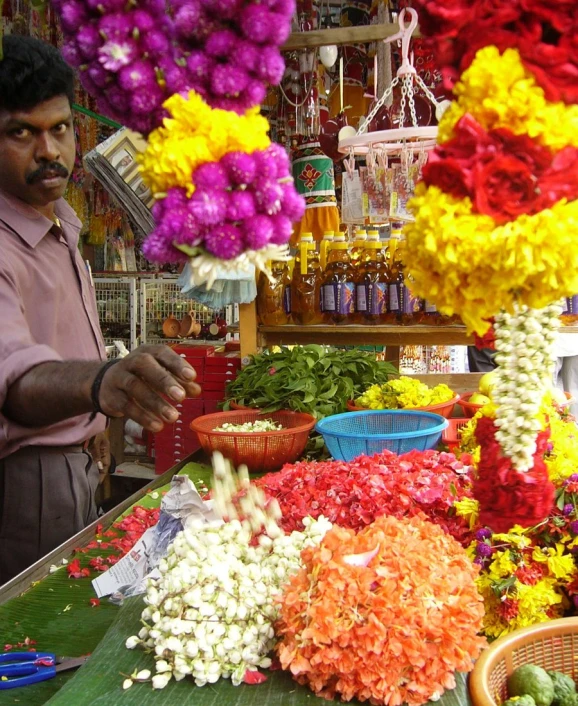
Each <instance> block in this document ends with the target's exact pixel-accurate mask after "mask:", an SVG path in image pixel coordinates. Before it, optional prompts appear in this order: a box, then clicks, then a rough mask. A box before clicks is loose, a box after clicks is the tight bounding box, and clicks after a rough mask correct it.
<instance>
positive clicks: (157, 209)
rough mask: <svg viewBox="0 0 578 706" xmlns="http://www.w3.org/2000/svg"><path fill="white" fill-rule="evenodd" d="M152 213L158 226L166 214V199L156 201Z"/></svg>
mask: <svg viewBox="0 0 578 706" xmlns="http://www.w3.org/2000/svg"><path fill="white" fill-rule="evenodd" d="M151 213H152V214H153V218H154V219H155V223H156V224H157V225H158V224H159V223H160V222H161V220H162V218H163V215H164V213H165V199H155V202H154V203H153V206H152V208H151Z"/></svg>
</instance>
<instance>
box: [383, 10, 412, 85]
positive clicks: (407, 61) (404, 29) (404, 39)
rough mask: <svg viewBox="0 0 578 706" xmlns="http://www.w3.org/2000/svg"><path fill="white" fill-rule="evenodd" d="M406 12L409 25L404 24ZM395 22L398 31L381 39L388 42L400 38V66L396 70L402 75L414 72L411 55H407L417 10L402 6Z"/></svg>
mask: <svg viewBox="0 0 578 706" xmlns="http://www.w3.org/2000/svg"><path fill="white" fill-rule="evenodd" d="M406 13H407V14H408V15H409V16H410V17H411V20H410V22H409V26H406V24H405V22H406V20H405V16H406ZM397 23H398V24H399V32H397V33H396V34H394V35H393V36H392V37H387V39H384V40H383V41H384V42H385V43H386V44H388V43H389V42H395V41H396V40H398V39H401V66H400V67H399V69H398V70H397V75H398V76H403V75H405V74H415V73H416V70H415V68H414V66H413V56H412V57H410V55H409V43H410V41H411V36H412V34H413V33H414V30H415V28H416V27H417V12H416V11H415V10H414V9H413V7H406V8H404V9H403V10H402V11H401V12H400V14H399V17H398V18H397Z"/></svg>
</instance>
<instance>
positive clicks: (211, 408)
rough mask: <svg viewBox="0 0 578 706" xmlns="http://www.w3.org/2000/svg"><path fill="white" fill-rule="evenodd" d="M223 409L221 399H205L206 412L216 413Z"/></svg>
mask: <svg viewBox="0 0 578 706" xmlns="http://www.w3.org/2000/svg"><path fill="white" fill-rule="evenodd" d="M220 411H221V404H220V400H205V414H214V413H215V412H220Z"/></svg>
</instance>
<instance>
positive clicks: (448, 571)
mask: <svg viewBox="0 0 578 706" xmlns="http://www.w3.org/2000/svg"><path fill="white" fill-rule="evenodd" d="M376 549H377V552H376V553H374V552H375V550H376ZM366 552H368V554H367V556H365V557H363V556H362V555H363V554H364V553H366ZM301 557H302V560H303V568H302V569H301V570H300V571H299V573H297V574H295V575H294V576H293V577H292V578H291V579H290V581H289V582H288V583H287V584H286V586H285V587H284V589H283V591H282V593H281V595H280V597H279V601H280V604H281V605H280V619H279V622H278V625H277V626H276V627H277V634H278V635H279V636H280V637H281V641H280V642H279V644H278V646H277V651H278V654H279V659H280V661H281V665H282V667H283V668H284V669H288V670H290V671H291V673H292V674H293V675H294V677H295V679H296V680H297V681H298V682H299V683H301V684H308V685H309V686H310V688H311V689H312V690H313V691H314V692H315V693H317V694H319V695H320V696H324V697H325V698H328V699H332V698H334V697H335V696H336V695H340V696H341V697H342V698H343V699H345V700H350V699H353V698H357V699H359V700H361V701H367V700H369V701H371V703H373V704H388V705H389V706H400V705H401V704H403V703H407V704H409V706H415V705H417V704H423V703H425V702H426V701H428V700H429V699H431V698H432V697H434V698H435V696H436V695H438V696H439V695H441V694H442V693H443V692H444V691H445V690H446V689H452V688H453V687H454V686H455V679H454V673H455V672H456V671H461V672H468V671H470V670H471V669H472V667H473V661H474V660H475V659H476V658H477V656H478V655H479V653H480V651H481V649H482V648H483V647H485V645H486V641H485V639H484V638H482V637H479V636H478V632H479V631H480V630H481V629H482V618H483V615H484V607H483V600H482V598H481V596H480V595H479V594H478V592H477V589H476V585H475V580H476V576H477V573H478V568H477V567H476V566H474V565H473V564H472V562H471V561H470V560H469V559H468V557H467V555H466V552H465V550H464V549H463V548H462V547H461V546H460V544H458V542H456V540H455V539H453V538H452V537H450V536H449V535H447V534H446V533H445V532H444V531H443V530H442V529H441V528H439V527H438V526H436V525H434V524H432V523H430V522H428V521H426V520H425V519H424V518H422V517H412V518H403V519H396V518H395V517H380V518H379V519H377V520H376V521H375V522H374V523H373V524H372V525H370V526H369V527H366V528H365V529H363V530H361V531H360V532H359V533H358V534H356V533H355V532H354V530H351V529H345V528H342V527H337V526H334V527H333V528H332V529H331V530H330V531H329V532H328V533H327V534H326V535H325V538H324V539H323V541H322V543H321V544H320V545H319V546H318V547H309V548H307V549H305V550H303V552H302V555H301Z"/></svg>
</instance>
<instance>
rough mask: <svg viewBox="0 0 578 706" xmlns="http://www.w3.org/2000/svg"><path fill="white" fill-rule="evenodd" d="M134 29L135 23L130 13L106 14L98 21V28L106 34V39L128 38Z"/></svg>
mask: <svg viewBox="0 0 578 706" xmlns="http://www.w3.org/2000/svg"><path fill="white" fill-rule="evenodd" d="M132 29H133V23H132V20H131V18H130V16H129V15H123V14H121V13H116V14H114V15H105V16H104V17H101V18H100V20H99V22H98V30H99V32H100V33H101V35H103V36H104V38H105V41H109V40H111V39H126V38H127V37H128V36H129V35H130V34H131V33H132Z"/></svg>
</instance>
